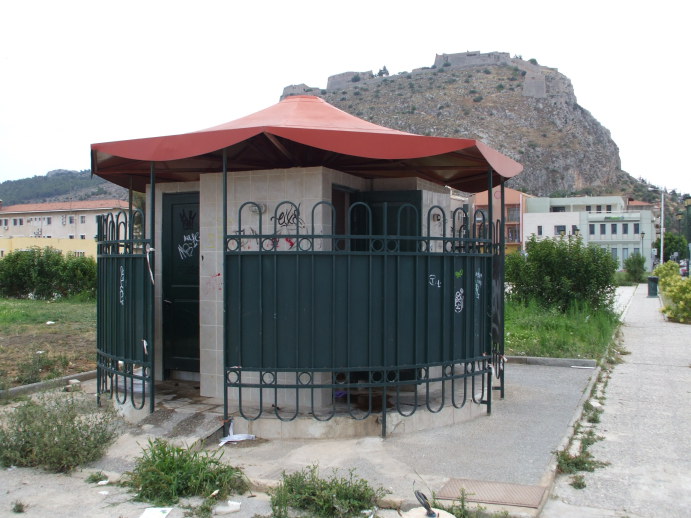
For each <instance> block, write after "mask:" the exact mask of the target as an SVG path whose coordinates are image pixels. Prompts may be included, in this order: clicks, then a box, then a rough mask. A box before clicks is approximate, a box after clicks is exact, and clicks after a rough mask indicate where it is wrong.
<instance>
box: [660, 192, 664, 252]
mask: <svg viewBox="0 0 691 518" xmlns="http://www.w3.org/2000/svg"><path fill="white" fill-rule="evenodd" d="M660 196H661V197H662V214H661V215H660V218H661V220H660V264H661V265H662V264H665V191H664V190H662V189H660Z"/></svg>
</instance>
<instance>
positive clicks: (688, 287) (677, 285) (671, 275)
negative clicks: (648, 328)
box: [653, 261, 691, 324]
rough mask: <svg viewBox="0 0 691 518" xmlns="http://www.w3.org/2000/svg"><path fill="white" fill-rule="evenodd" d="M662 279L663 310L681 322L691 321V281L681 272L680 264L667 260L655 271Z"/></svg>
mask: <svg viewBox="0 0 691 518" xmlns="http://www.w3.org/2000/svg"><path fill="white" fill-rule="evenodd" d="M653 274H654V275H656V276H657V277H658V278H659V279H660V281H659V282H660V291H662V294H663V295H664V297H663V300H665V302H666V303H665V306H664V307H663V308H662V312H663V313H664V314H665V315H667V316H668V317H669V318H671V319H673V320H676V321H677V322H681V323H684V324H685V323H691V281H689V279H688V278H683V277H681V275H680V274H679V265H678V264H677V263H675V262H674V261H667V262H666V263H664V264H663V265H661V266H658V267H657V268H655V271H654V272H653Z"/></svg>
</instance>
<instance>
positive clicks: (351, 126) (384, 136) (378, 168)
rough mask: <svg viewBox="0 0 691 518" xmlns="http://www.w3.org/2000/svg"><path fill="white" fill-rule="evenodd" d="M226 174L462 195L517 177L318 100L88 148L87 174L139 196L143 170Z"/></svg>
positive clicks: (496, 156) (473, 147)
mask: <svg viewBox="0 0 691 518" xmlns="http://www.w3.org/2000/svg"><path fill="white" fill-rule="evenodd" d="M223 149H227V156H228V170H229V171H251V170H261V169H286V168H291V167H311V166H320V165H321V166H325V167H329V168H332V169H336V170H339V171H343V172H346V173H350V174H353V175H357V176H361V177H365V178H400V177H410V176H415V177H419V178H425V179H427V180H431V181H433V182H435V183H438V184H442V185H448V186H450V187H454V188H456V189H460V190H463V191H466V192H478V191H483V190H486V189H487V184H488V180H487V173H488V170H489V168H490V167H491V168H492V170H493V184H494V185H496V184H498V183H500V182H502V181H504V180H506V179H508V178H511V177H512V176H515V175H517V174H518V173H520V172H521V171H522V169H523V166H521V164H519V163H518V162H515V161H514V160H512V159H510V158H509V157H507V156H504V155H502V154H501V153H499V152H498V151H496V150H494V149H492V148H490V147H489V146H487V145H485V144H483V143H482V142H480V141H477V140H471V139H455V138H441V137H425V136H421V135H414V134H412V133H405V132H402V131H397V130H393V129H390V128H385V127H383V126H378V125H376V124H372V123H370V122H367V121H365V120H362V119H359V118H358V117H355V116H353V115H350V114H348V113H346V112H344V111H342V110H339V109H338V108H336V107H334V106H332V105H330V104H328V103H327V102H326V101H324V100H323V99H321V98H319V97H314V96H307V95H304V96H293V97H287V98H286V99H284V100H283V101H281V102H279V103H278V104H275V105H273V106H271V107H269V108H266V109H264V110H261V111H259V112H256V113H253V114H252V115H248V116H246V117H242V118H240V119H237V120H235V121H232V122H228V123H226V124H222V125H220V126H215V127H213V128H208V129H205V130H201V131H196V132H193V133H185V134H183V135H171V136H166V137H153V138H145V139H137V140H124V141H120V142H105V143H101V144H92V145H91V153H92V168H91V170H92V171H93V172H94V174H97V175H99V176H101V177H103V178H105V179H107V180H109V181H111V182H113V183H116V184H118V185H122V186H129V185H130V181H131V185H132V187H133V188H134V189H136V190H141V191H143V190H144V189H145V186H146V183H147V182H148V179H149V168H150V162H152V161H153V162H156V164H155V171H156V180H157V181H190V180H196V179H198V177H199V174H203V173H209V172H214V173H217V172H220V171H221V170H222V150H223Z"/></svg>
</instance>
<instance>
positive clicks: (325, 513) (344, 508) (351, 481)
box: [271, 465, 388, 518]
mask: <svg viewBox="0 0 691 518" xmlns="http://www.w3.org/2000/svg"><path fill="white" fill-rule="evenodd" d="M387 494H388V491H387V490H386V489H383V488H381V487H380V488H377V489H374V488H372V487H371V486H370V485H369V483H368V482H367V481H366V480H364V479H361V478H359V477H357V476H355V474H354V473H353V471H352V470H351V471H350V472H349V474H348V476H347V477H339V476H338V475H337V474H336V472H335V471H334V473H333V474H332V476H331V478H328V479H324V478H321V477H320V476H319V471H318V468H317V466H316V465H312V466H308V467H307V468H305V469H303V470H301V471H298V472H296V473H293V474H291V475H286V474H285V473H283V475H282V478H281V482H280V485H279V486H278V487H277V488H276V489H275V490H273V491H272V493H271V510H272V511H273V516H274V518H288V516H290V515H289V511H288V510H289V508H293V509H299V510H302V511H307V512H308V513H309V516H315V517H323V518H346V517H349V516H357V515H359V514H360V512H361V511H364V510H367V509H373V508H374V507H375V506H376V505H377V501H378V500H379V499H381V498H383V497H384V496H385V495H387Z"/></svg>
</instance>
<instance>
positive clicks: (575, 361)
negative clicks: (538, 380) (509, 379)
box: [506, 356, 597, 369]
mask: <svg viewBox="0 0 691 518" xmlns="http://www.w3.org/2000/svg"><path fill="white" fill-rule="evenodd" d="M506 362H507V363H519V364H523V365H544V366H546V367H577V368H586V369H594V368H595V367H597V361H596V360H591V359H587V358H541V357H539V356H507V357H506Z"/></svg>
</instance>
